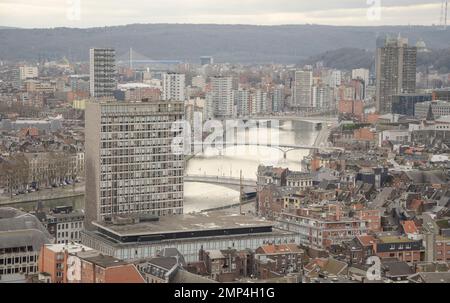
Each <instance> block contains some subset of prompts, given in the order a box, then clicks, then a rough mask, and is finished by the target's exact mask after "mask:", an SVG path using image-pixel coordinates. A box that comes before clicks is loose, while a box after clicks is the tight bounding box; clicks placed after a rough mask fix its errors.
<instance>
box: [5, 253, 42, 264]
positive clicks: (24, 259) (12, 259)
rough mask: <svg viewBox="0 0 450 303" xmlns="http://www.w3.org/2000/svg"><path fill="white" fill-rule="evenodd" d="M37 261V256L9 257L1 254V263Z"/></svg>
mask: <svg viewBox="0 0 450 303" xmlns="http://www.w3.org/2000/svg"><path fill="white" fill-rule="evenodd" d="M30 262H37V256H35V255H30V256H21V257H9V258H4V259H3V258H1V256H0V265H17V264H23V263H30Z"/></svg>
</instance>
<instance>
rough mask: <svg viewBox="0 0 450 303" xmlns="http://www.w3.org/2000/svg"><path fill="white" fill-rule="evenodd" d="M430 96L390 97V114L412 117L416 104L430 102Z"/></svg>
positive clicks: (407, 95) (402, 95) (401, 95)
mask: <svg viewBox="0 0 450 303" xmlns="http://www.w3.org/2000/svg"><path fill="white" fill-rule="evenodd" d="M431 98H432V96H431V94H399V95H393V96H392V113H393V114H399V115H405V116H408V117H414V116H415V115H416V114H415V107H416V104H417V103H421V102H425V101H431Z"/></svg>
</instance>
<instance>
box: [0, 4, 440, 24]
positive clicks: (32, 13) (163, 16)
mask: <svg viewBox="0 0 450 303" xmlns="http://www.w3.org/2000/svg"><path fill="white" fill-rule="evenodd" d="M78 4H79V5H78ZM378 4H379V5H378ZM440 11H441V1H440V0H0V26H14V27H27V28H30V27H59V26H67V27H93V26H108V25H123V24H131V23H218V24H259V25H278V24H305V23H314V24H328V25H369V26H370V25H400V24H402V25H409V24H411V25H432V24H439V20H440Z"/></svg>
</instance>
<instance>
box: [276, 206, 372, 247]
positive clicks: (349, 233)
mask: <svg viewBox="0 0 450 303" xmlns="http://www.w3.org/2000/svg"><path fill="white" fill-rule="evenodd" d="M276 221H277V222H278V225H277V227H278V228H281V229H283V230H288V231H293V232H296V233H298V234H299V236H300V242H299V243H300V244H303V245H307V246H309V247H311V248H314V249H318V250H324V249H328V248H330V247H331V245H334V244H341V243H342V242H343V241H348V240H351V239H353V238H354V237H355V236H359V235H363V234H366V233H367V232H368V225H367V223H368V221H365V220H361V219H358V218H354V217H350V216H349V215H348V212H346V211H344V210H343V209H342V207H341V206H339V205H336V204H329V205H326V206H310V207H302V208H300V209H297V210H296V212H295V213H282V214H280V216H279V218H278V219H276Z"/></svg>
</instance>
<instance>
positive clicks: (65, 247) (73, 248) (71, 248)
mask: <svg viewBox="0 0 450 303" xmlns="http://www.w3.org/2000/svg"><path fill="white" fill-rule="evenodd" d="M45 247H46V248H47V249H49V250H51V251H53V252H55V253H60V252H64V251H67V252H68V253H69V254H70V253H72V254H73V253H77V252H80V251H91V250H93V249H92V248H90V247H87V246H84V245H81V244H75V243H71V244H46V245H45Z"/></svg>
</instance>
